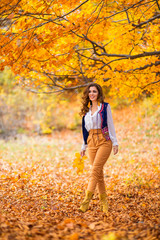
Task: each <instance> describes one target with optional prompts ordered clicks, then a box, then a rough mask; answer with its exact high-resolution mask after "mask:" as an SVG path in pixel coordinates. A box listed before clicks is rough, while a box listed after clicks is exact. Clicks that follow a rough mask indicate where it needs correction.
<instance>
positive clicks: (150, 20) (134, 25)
mask: <svg viewBox="0 0 160 240" xmlns="http://www.w3.org/2000/svg"><path fill="white" fill-rule="evenodd" d="M158 18H160V14H158V15H156V16H154V17H153V18H150V19H148V20H147V21H145V22H141V23H140V24H137V25H136V24H134V23H132V26H133V27H136V28H137V27H141V26H143V25H145V24H147V23H149V22H152V21H154V20H155V19H158Z"/></svg>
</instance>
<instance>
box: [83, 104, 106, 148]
mask: <svg viewBox="0 0 160 240" xmlns="http://www.w3.org/2000/svg"><path fill="white" fill-rule="evenodd" d="M107 106H108V103H106V102H104V103H102V107H101V109H100V111H99V114H100V117H101V130H102V133H103V135H104V137H105V138H106V140H110V137H109V132H108V124H107ZM84 118H85V116H83V117H82V133H83V139H84V142H85V144H87V139H88V135H89V132H88V131H87V129H86V128H85V119H84Z"/></svg>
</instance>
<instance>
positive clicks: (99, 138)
mask: <svg viewBox="0 0 160 240" xmlns="http://www.w3.org/2000/svg"><path fill="white" fill-rule="evenodd" d="M87 144H88V154H89V159H90V163H91V165H92V170H91V174H90V177H89V183H88V187H87V190H88V191H90V192H93V193H94V191H95V189H96V186H97V185H98V190H99V193H100V194H102V193H104V192H105V183H104V175H103V167H104V164H105V163H106V161H107V159H108V158H109V156H110V153H111V150H112V142H111V140H106V139H105V138H104V136H103V134H102V132H101V129H91V130H90V131H89V136H88V139H87Z"/></svg>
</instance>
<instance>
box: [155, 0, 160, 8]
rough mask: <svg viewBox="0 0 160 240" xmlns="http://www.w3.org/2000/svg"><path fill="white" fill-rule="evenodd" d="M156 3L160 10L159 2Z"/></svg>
mask: <svg viewBox="0 0 160 240" xmlns="http://www.w3.org/2000/svg"><path fill="white" fill-rule="evenodd" d="M156 3H157V6H158V9H159V10H160V5H159V3H158V0H156Z"/></svg>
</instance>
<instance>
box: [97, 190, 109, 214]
mask: <svg viewBox="0 0 160 240" xmlns="http://www.w3.org/2000/svg"><path fill="white" fill-rule="evenodd" d="M99 199H100V209H101V211H103V212H104V213H106V214H108V201H107V194H106V193H102V194H100V195H99Z"/></svg>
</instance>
